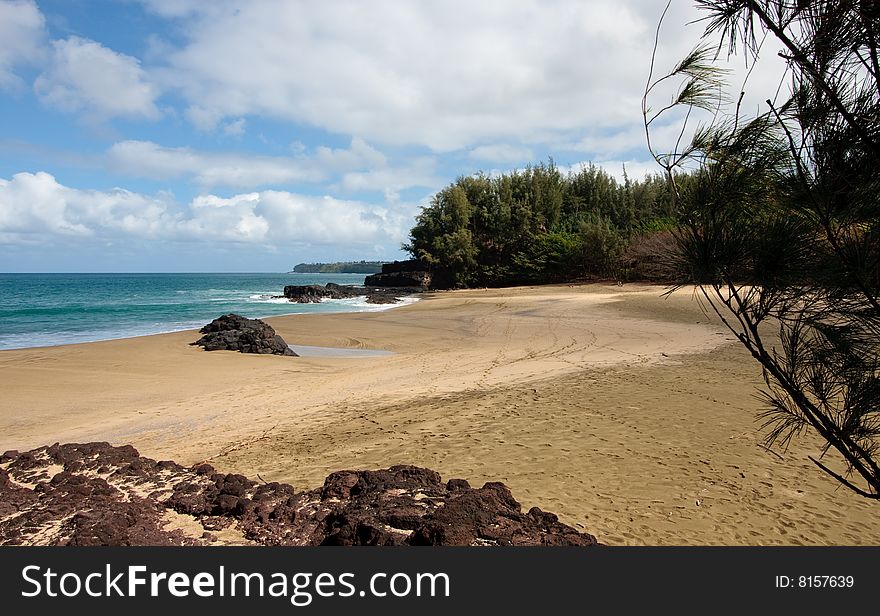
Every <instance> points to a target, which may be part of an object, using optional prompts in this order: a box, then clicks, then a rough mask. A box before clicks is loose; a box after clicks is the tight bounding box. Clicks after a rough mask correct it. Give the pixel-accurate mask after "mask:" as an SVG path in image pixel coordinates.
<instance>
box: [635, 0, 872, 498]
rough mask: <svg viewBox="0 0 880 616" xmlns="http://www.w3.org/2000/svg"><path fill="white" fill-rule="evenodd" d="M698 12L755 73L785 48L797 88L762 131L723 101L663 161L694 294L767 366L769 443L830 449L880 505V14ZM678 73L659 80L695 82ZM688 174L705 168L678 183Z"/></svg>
mask: <svg viewBox="0 0 880 616" xmlns="http://www.w3.org/2000/svg"><path fill="white" fill-rule="evenodd" d="M698 4H699V5H700V6H701V8H702V9H703V10H704V11H706V13H707V16H706V23H707V24H708V26H707V32H706V37H709V36H710V35H720V36H721V37H722V43H726V44H727V45H728V49H729V50H730V51H731V52H736V51H737V50H742V53H745V54H747V56H748V61H749V62H750V63H751V62H757V61H758V60H759V58H758V53H759V50H760V49H761V44H760V43H759V41H762V40H763V39H764V37H765V36H766V37H768V38H770V39H772V40H773V41H774V45H777V44H778V46H779V47H781V48H782V49H783V51H781V52H780V55H781V56H782V57H784V58H785V59H786V61H787V62H788V71H789V75H790V76H791V85H790V88H789V92H788V96H787V98H786V99H785V100H782V101H774V100H772V99H771V100H768V101H767V103H768V107H769V110H768V111H767V112H766V113H764V114H761V115H759V116H757V117H755V118H752V119H747V118H743V117H741V116H740V110H739V109H738V108H737V109H736V110H735V111H732V112H731V113H730V114H728V115H725V114H724V113H722V112H721V111H720V109H721V106H720V103H721V101H719V106H718V109H719V112H718V113H717V115H716V116H715V121H714V122H713V123H712V124H711V125H709V126H705V127H703V128H701V129H700V130H698V131H697V132H696V134H695V136H694V138H693V140H692V143H691V144H690V145H689V146H686V147H684V148H683V149H681V150H680V151H677V152H675V153H674V154H659V153H655V158H656V159H657V161H658V163H660V164H661V166H663V167H664V168H665V169H666V170H667V172H668V173H669V175H668V180H669V185H670V188H671V190H672V191H673V195H674V197H675V199H676V200H677V203H678V204H679V206H680V209H681V222H682V225H681V228H680V229H678V230H676V232H675V237H676V242H677V251H676V255H677V256H676V267H677V269H678V271H680V272H681V273H682V278H681V282H682V283H696V284H697V285H699V288H700V289H701V291H702V293H703V295H704V297H705V299H706V300H707V302H708V305H709V306H711V307H712V308H713V309H714V310H715V312H716V313H717V315H718V316H719V317H720V318H721V319H722V320H723V321H724V322H725V324H726V325H727V326H728V327H729V328H730V330H731V331H732V332H733V333H734V334H735V335H736V337H737V339H738V340H739V341H740V342H741V343H742V345H743V346H745V347H746V348H747V349H748V351H749V352H750V354H751V355H752V357H754V358H755V359H756V360H757V361H758V362H759V363H760V365H761V367H762V372H763V375H764V380H765V383H766V387H765V388H764V390H763V392H762V399H763V401H764V403H765V411H764V412H763V414H762V415H761V417H762V419H763V422H764V423H763V427H764V428H765V429H766V431H767V443H768V445H773V444H778V445H781V446H787V444H788V443H789V441H790V440H791V439H792V438H794V437H795V436H797V435H799V434H800V433H802V432H804V431H808V430H809V431H813V432H815V433H816V434H818V435H819V436H820V437H821V438H822V439H824V441H825V446H824V447H823V448H822V453H821V455H820V456H818V457H817V458H811V460H812V461H813V462H814V463H815V464H816V465H817V466H819V467H820V468H821V469H822V470H823V471H825V472H826V473H828V474H829V475H831V476H832V477H834V478H835V479H836V480H837V481H839V482H840V483H841V484H843V485H845V486H846V487H847V488H849V489H850V490H852V491H853V492H855V493H858V494H860V495H862V496H865V497H868V498H873V499H880V197H878V195H880V178H878V175H877V169H878V168H880V62H878V57H880V48H878V40H880V38H878V35H880V4H878V3H876V2H824V1H818V0H812V1H811V0H805V1H799V2H771V1H768V0H749V1H748V2H746V1H744V0H698ZM706 69H707V67H705V66H703V67H702V68H701V69H700V70H701V71H702V74H696V78H697V79H702V78H706V79H714V76H713V73H712V71H708V72H707V71H706ZM677 71H679V69H678V68H677V69H676V70H675V71H673V73H672V74H670V75H667V76H665V77H661V78H660V79H659V80H657V82H655V83H659V82H660V81H662V80H664V79H668V78H672V77H676V76H678V77H680V78H681V79H685V80H691V79H693V78H694V77H695V74H691V73H688V72H687V71H684V73H686V75H685V76H684V77H682V76H681V75H680V74H679V72H677ZM688 83H689V81H688ZM707 83H708V82H707ZM709 85H713V86H714V85H716V82H711V83H709ZM652 87H653V85H650V84H649V86H648V88H647V90H646V93H645V99H647V97H648V95H649V94H650V91H651V89H652ZM684 87H685V88H687V87H688V85H687V84H686V85H685V86H684ZM710 90H711V88H710V87H705V88H703V89H702V90H701V92H702V95H706V93H707V92H709V91H710ZM768 94H771V95H774V94H775V93H768ZM687 104H693V103H692V102H689V103H687ZM645 109H647V105H645ZM661 112H662V110H661ZM656 117H657V115H656V114H655V115H654V116H650V115H649V113H648V112H647V111H646V112H645V123H646V127H648V128H649V129H650V123H651V122H652V121H653V120H654V119H655V118H656ZM649 133H650V131H649ZM684 164H689V165H690V166H694V165H696V166H697V168H698V171H697V172H696V173H693V174H692V175H690V176H689V177H688V178H686V179H684V178H679V177H677V176H675V175H674V174H673V171H674V169H675V168H680V167H681V166H683V165H684ZM679 180H683V181H679ZM832 451H833V452H836V453H837V454H838V456H839V458H838V460H837V461H836V462H828V461H826V460H824V458H825V456H826V455H827V454H828V453H829V452H832Z"/></svg>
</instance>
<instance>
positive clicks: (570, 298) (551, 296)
mask: <svg viewBox="0 0 880 616" xmlns="http://www.w3.org/2000/svg"><path fill="white" fill-rule="evenodd" d="M661 294H662V289H660V288H657V287H645V286H635V285H627V286H624V287H617V286H610V285H587V286H566V285H561V286H553V287H533V288H516V289H502V290H498V289H491V290H471V291H455V292H446V293H436V294H431V295H428V296H425V297H424V298H423V299H422V300H421V301H419V302H418V303H416V304H413V305H411V306H407V307H402V308H396V309H393V310H390V311H387V312H378V313H354V314H324V315H295V316H289V317H278V318H273V319H268V321H269V322H270V323H271V324H272V325H273V326H274V327H275V328H276V329H277V330H278V333H280V334H281V335H282V336H284V338H285V339H286V340H287V341H288V342H290V343H294V344H304V345H316V346H330V347H346V348H368V349H383V350H389V351H393V352H394V355H391V356H384V357H362V358H304V357H301V358H290V357H274V356H268V357H267V356H253V355H242V354H239V353H229V352H215V353H208V352H205V351H203V350H202V349H200V348H197V347H192V346H189V343H190V342H192V341H193V340H195V339H196V338H197V337H198V334H197V333H196V332H193V331H190V332H181V333H175V334H163V335H158V336H146V337H142V338H132V339H126V340H116V341H107V342H97V343H89V344H80V345H68V346H63V347H53V348H45V349H26V350H15V351H0V388H2V392H3V406H2V408H0V451H2V450H5V449H18V450H24V449H30V448H33V447H37V446H40V445H45V444H51V443H53V442H77V441H78V442H84V441H93V440H102V441H104V440H106V441H110V442H111V443H114V444H129V443H130V444H133V445H134V446H135V447H137V448H138V450H139V451H140V452H141V453H142V454H143V455H146V456H149V457H153V458H158V459H173V460H175V461H177V462H180V463H182V464H191V463H195V462H199V461H202V460H208V461H210V462H211V463H212V464H214V466H215V467H217V468H218V469H219V470H222V471H225V472H239V473H243V474H245V475H248V476H250V477H252V478H255V477H256V475H257V474H259V475H260V477H262V478H263V479H265V480H266V481H273V480H274V481H285V482H289V483H292V484H293V485H294V486H296V487H297V488H311V487H315V486H317V485H319V484H320V483H321V481H322V480H323V478H324V477H325V476H326V475H327V474H328V473H330V472H332V471H335V470H340V469H343V468H358V469H359V468H380V467H387V466H390V465H392V464H403V463H406V464H417V465H422V466H428V467H431V468H433V469H435V470H437V471H439V472H440V473H441V474H442V475H443V476H444V478H452V477H462V478H465V479H468V480H469V481H470V482H471V484H472V485H481V484H482V483H483V482H485V481H503V482H505V483H506V484H508V485H509V486H510V487H511V489H512V490H513V493H514V496H515V497H516V498H517V499H518V500H519V501H520V502H521V503H522V504H523V506H524V507H526V508H528V507H532V506H539V507H541V508H542V509H545V510H548V511H553V512H555V513H557V514H559V516H560V518H561V520H562V521H564V522H566V523H569V524H572V525H575V526H577V527H578V528H580V529H582V530H586V531H588V532H590V533H592V534H595V535H596V536H597V537H598V538H599V540H600V541H603V542H606V543H611V544H648V545H664V544H665V545H668V544H697V545H704V544H820V545H822V544H830V545H850V544H872V545H877V544H880V522H878V515H877V513H878V509H877V507H878V506H880V505H878V504H877V503H874V502H868V501H866V500H865V499H862V498H860V497H858V496H856V495H853V494H851V493H849V492H848V491H846V490H845V489H843V488H839V487H838V485H837V484H836V482H835V481H834V480H832V479H831V478H829V477H827V476H825V475H823V474H822V473H821V472H820V471H819V470H818V469H817V468H816V467H815V466H813V464H812V463H811V462H809V460H808V459H807V456H808V455H810V454H812V455H815V454H816V453H817V452H818V451H819V449H820V443H819V442H818V441H817V440H815V439H812V438H809V437H807V438H804V439H802V440H799V441H797V442H796V443H795V445H793V446H792V447H791V448H790V449H789V450H788V451H785V452H771V451H769V450H767V449H766V448H765V447H764V446H763V444H762V439H761V434H760V433H759V431H758V424H757V423H756V420H755V415H756V413H757V412H758V410H760V402H759V401H758V400H757V399H756V397H755V395H754V394H755V392H756V388H757V387H758V386H759V385H760V371H759V369H758V367H757V365H756V364H755V363H754V361H753V360H752V359H751V358H750V357H749V356H748V355H747V353H746V352H745V351H744V350H743V349H742V348H740V347H739V346H738V343H736V342H734V341H733V340H732V336H731V335H730V334H729V333H728V332H726V331H725V330H724V329H723V328H722V327H721V326H720V325H719V324H718V323H717V322H715V321H714V320H713V319H710V318H709V317H708V316H706V315H705V314H703V312H702V311H701V310H700V308H699V306H698V304H697V302H696V301H695V300H694V298H693V294H692V293H691V292H689V291H680V292H678V293H676V294H675V295H673V296H671V297H669V298H667V299H664V298H662V297H661Z"/></svg>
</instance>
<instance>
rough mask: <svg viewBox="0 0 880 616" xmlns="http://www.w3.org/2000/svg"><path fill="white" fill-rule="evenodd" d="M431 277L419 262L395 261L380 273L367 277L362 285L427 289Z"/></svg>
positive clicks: (384, 267) (384, 266)
mask: <svg viewBox="0 0 880 616" xmlns="http://www.w3.org/2000/svg"><path fill="white" fill-rule="evenodd" d="M431 283H432V275H431V272H430V271H428V269H427V267H426V266H425V264H424V263H422V262H421V261H416V260H411V261H395V262H394V263H386V264H385V265H383V266H382V273H380V274H373V275H372V276H367V278H366V279H365V280H364V284H365V285H368V286H375V287H396V288H399V287H415V288H420V289H427V288H429V287H430V286H431Z"/></svg>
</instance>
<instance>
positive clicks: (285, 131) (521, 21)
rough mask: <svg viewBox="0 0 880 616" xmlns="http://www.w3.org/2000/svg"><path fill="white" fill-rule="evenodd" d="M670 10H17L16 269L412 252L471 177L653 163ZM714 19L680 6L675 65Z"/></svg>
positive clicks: (617, 3) (0, 228)
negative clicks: (647, 120)
mask: <svg viewBox="0 0 880 616" xmlns="http://www.w3.org/2000/svg"><path fill="white" fill-rule="evenodd" d="M664 4H665V3H664V2H661V1H659V0H591V1H589V2H584V1H583V0H570V1H569V0H481V1H480V2H473V1H472V0H466V1H460V0H442V1H441V0H426V1H424V2H412V1H411V0H399V1H395V0H370V2H364V1H362V0H323V1H297V0H240V1H235V0H211V1H203V0H115V1H114V0H0V127H2V128H0V271H5V272H162V271H167V272H174V271H194V272H199V271H205V272H208V271H228V272H239V271H240V272H246V271H253V272H274V271H287V270H289V269H291V268H292V266H293V265H295V264H296V263H299V262H314V261H337V260H360V259H367V260H393V259H401V258H405V254H404V253H403V252H402V251H401V248H400V246H401V244H402V243H404V242H406V241H407V237H408V231H409V229H410V228H411V227H412V225H413V223H414V218H415V216H416V215H417V214H418V212H419V210H420V207H423V206H425V205H427V204H428V203H430V200H431V197H432V196H433V195H434V194H435V193H436V191H438V190H439V189H441V188H443V187H444V186H446V185H447V184H449V183H450V182H452V181H454V180H455V179H456V178H457V177H459V176H461V175H470V174H472V173H476V172H480V171H482V172H485V173H498V172H504V171H510V170H513V169H522V168H523V167H525V166H526V165H528V164H529V163H538V162H546V161H548V160H549V159H550V158H551V157H552V159H553V160H554V161H555V163H556V164H557V165H558V166H559V167H561V168H562V169H564V170H566V169H577V168H579V167H580V166H581V165H583V164H588V163H594V164H597V165H601V166H603V167H605V168H606V169H607V170H608V171H609V172H610V173H612V174H614V175H615V176H618V177H620V176H621V175H622V171H623V167H624V165H626V169H627V173H628V174H629V175H630V176H631V177H639V176H642V175H644V174H645V173H646V172H655V171H657V170H659V169H658V168H657V167H656V166H655V165H654V163H653V161H652V160H651V158H650V156H649V153H648V151H647V149H646V146H645V135H644V127H643V124H642V116H641V110H640V105H641V98H642V93H643V91H644V87H645V81H646V78H647V75H648V70H649V68H650V62H651V52H652V48H653V43H654V32H655V28H656V26H657V22H658V19H659V17H660V14H661V12H662V10H663V7H664ZM699 16H700V15H699V14H698V13H697V12H696V11H695V9H694V8H693V7H692V2H690V1H689V0H673V2H672V6H671V8H670V12H669V14H668V16H667V18H666V21H665V22H664V26H663V29H662V31H661V38H660V49H659V53H658V68H663V67H665V68H667V69H668V68H671V66H673V65H674V63H675V62H676V61H677V60H679V59H680V58H682V57H683V56H684V55H685V54H686V53H687V52H688V51H689V50H690V49H691V48H692V47H693V46H694V44H695V43H696V42H697V41H698V38H699V36H700V34H701V33H702V29H703V26H702V25H701V24H691V25H689V26H688V25H686V24H688V22H691V21H693V20H694V19H695V18H698V17H699ZM758 80H759V81H760V78H759V79H758ZM765 81H766V83H765V84H762V85H767V84H769V83H771V82H770V81H767V80H766V79H765ZM774 87H775V86H774ZM758 89H759V90H760V88H758ZM756 96H758V97H759V98H760V96H762V94H761V93H760V92H759V93H758V94H757V95H756ZM759 98H756V99H755V100H759ZM763 98H766V95H765V94H764V95H763ZM761 100H762V99H761ZM679 121H680V117H677V116H676V115H675V114H672V115H671V116H670V118H669V120H668V121H667V120H666V119H665V118H664V120H663V122H658V123H657V126H656V128H655V131H656V133H657V135H658V137H657V138H658V139H660V140H662V138H663V137H664V136H667V137H668V136H670V135H675V134H677V132H678V128H679Z"/></svg>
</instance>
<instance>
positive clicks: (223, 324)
mask: <svg viewBox="0 0 880 616" xmlns="http://www.w3.org/2000/svg"><path fill="white" fill-rule="evenodd" d="M199 331H201V333H203V334H205V335H204V336H202V337H201V338H199V339H198V340H196V341H195V342H193V344H194V345H198V346H201V347H204V348H205V350H206V351H240V352H242V353H259V354H261V355H292V356H296V353H294V352H293V351H292V350H290V347H288V346H287V343H286V342H284V338H282V337H281V336H279V335H278V334H276V333H275V329H274V328H273V327H272V326H271V325H269V324H268V323H265V322H264V321H261V320H260V319H248V318H245V317H243V316H241V315H238V314H227V315H223V316H222V317H219V318H217V319H214V320H213V321H211V322H210V323H208V324H207V325H205V326H204V327H203V328H202V329H201V330H199Z"/></svg>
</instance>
